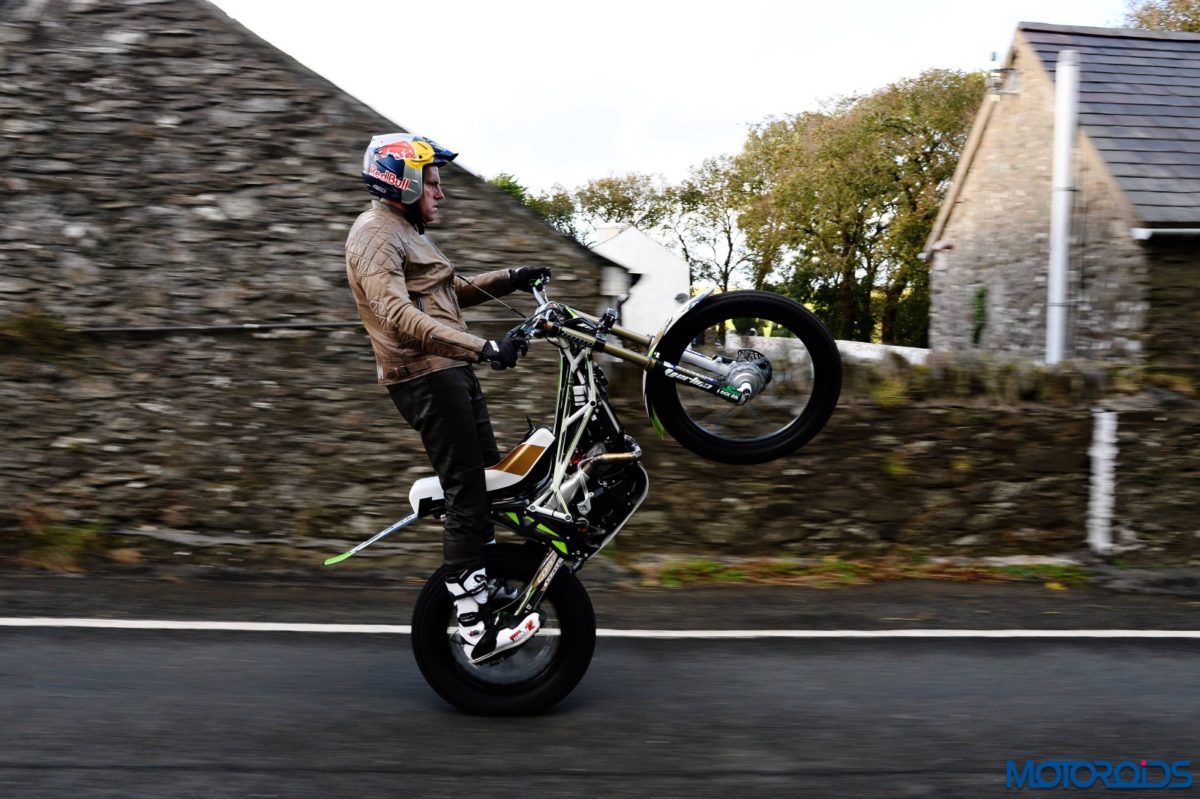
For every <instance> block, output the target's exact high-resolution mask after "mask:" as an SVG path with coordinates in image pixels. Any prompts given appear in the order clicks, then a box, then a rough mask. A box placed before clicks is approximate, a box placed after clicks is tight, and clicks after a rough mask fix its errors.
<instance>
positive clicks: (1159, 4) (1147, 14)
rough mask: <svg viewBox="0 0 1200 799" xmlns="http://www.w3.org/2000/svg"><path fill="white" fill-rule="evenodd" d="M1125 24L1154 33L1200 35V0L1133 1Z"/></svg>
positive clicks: (1126, 13)
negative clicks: (1176, 32)
mask: <svg viewBox="0 0 1200 799" xmlns="http://www.w3.org/2000/svg"><path fill="white" fill-rule="evenodd" d="M1125 24H1126V25H1127V26H1128V27H1130V28H1145V29H1147V30H1152V31H1183V32H1185V33H1200V0H1141V2H1136V1H1134V0H1131V2H1130V3H1129V6H1128V10H1127V11H1126V12H1125Z"/></svg>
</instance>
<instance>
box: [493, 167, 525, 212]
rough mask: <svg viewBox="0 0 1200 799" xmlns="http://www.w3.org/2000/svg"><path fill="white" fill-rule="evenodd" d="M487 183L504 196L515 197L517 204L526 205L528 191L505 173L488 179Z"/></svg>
mask: <svg viewBox="0 0 1200 799" xmlns="http://www.w3.org/2000/svg"><path fill="white" fill-rule="evenodd" d="M487 182H488V183H490V184H492V185H493V186H495V187H496V188H498V189H499V190H500V191H502V192H504V193H505V194H508V195H511V196H512V197H515V198H516V199H517V201H518V202H520V203H521V204H523V205H525V204H528V202H527V201H528V191H527V190H526V189H525V187H524V186H522V185H521V184H520V183H518V182H517V179H516V178H515V177H514V176H512V175H510V174H509V173H507V172H501V173H500V174H498V175H496V176H495V177H490V178H488V181H487Z"/></svg>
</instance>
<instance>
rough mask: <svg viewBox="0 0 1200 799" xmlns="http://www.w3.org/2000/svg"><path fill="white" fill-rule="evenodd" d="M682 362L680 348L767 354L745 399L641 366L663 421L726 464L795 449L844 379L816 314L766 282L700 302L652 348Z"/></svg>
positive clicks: (814, 429)
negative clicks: (763, 375)
mask: <svg viewBox="0 0 1200 799" xmlns="http://www.w3.org/2000/svg"><path fill="white" fill-rule="evenodd" d="M655 349H656V351H657V353H658V357H659V358H660V359H662V360H665V361H667V362H669V363H673V364H676V365H679V366H682V367H683V368H687V369H693V370H695V369H696V367H695V366H693V365H692V364H689V363H687V362H686V361H685V360H684V351H685V350H687V349H691V350H692V351H693V352H695V353H697V354H699V355H702V356H705V357H723V358H728V359H730V360H735V359H739V358H765V359H766V360H767V361H768V362H769V363H770V379H769V381H768V382H767V383H766V385H765V387H763V388H762V390H761V391H760V392H759V393H756V394H754V395H753V396H752V397H751V398H750V399H749V400H748V401H747V402H746V403H745V404H743V405H734V404H732V403H730V402H728V401H727V400H725V399H722V398H721V397H719V396H717V395H715V394H711V393H706V392H704V391H701V390H700V389H697V388H694V387H691V386H688V385H685V384H683V383H679V382H677V381H675V380H672V379H671V378H669V377H667V376H666V374H665V373H664V372H663V371H661V370H658V371H655V372H652V373H650V374H649V375H647V378H646V392H647V398H648V400H649V404H650V406H651V407H652V408H653V412H654V414H655V416H656V417H657V418H658V421H659V423H660V424H661V425H662V427H663V429H665V430H666V432H668V433H669V434H670V435H671V437H672V438H674V439H675V440H676V441H678V442H679V443H680V444H682V445H683V446H684V447H686V448H687V449H689V450H691V451H692V452H694V453H696V454H697V455H699V456H701V457H703V458H707V459H709V460H713V461H718V462H720V463H729V464H753V463H766V462H767V461H773V460H776V459H777V458H782V457H784V456H786V455H790V454H792V453H793V452H795V451H796V450H797V449H799V448H800V447H802V446H804V444H806V443H808V441H809V440H811V439H812V437H813V436H815V435H816V434H817V433H819V432H820V431H821V429H822V428H823V427H824V426H825V423H826V422H827V421H829V417H830V416H831V415H832V414H833V411H834V408H835V407H836V406H837V400H838V395H839V394H840V393H841V388H842V360H841V356H840V355H839V354H838V348H837V344H836V342H834V340H833V336H831V335H830V334H829V331H828V330H826V329H825V326H824V325H822V324H821V321H820V320H819V319H817V317H816V316H814V315H813V314H812V312H811V311H809V310H808V309H807V308H805V307H804V306H803V305H801V304H800V303H798V302H796V301H795V300H792V299H790V298H788V297H784V296H782V295H779V294H773V293H771V292H767V291H730V292H726V293H723V294H717V295H714V296H712V297H709V298H708V299H706V300H704V301H702V302H700V303H699V304H697V305H696V307H695V308H692V309H691V310H690V311H688V312H687V313H686V314H685V315H684V316H683V317H682V318H681V319H680V320H679V321H678V322H676V323H675V324H674V325H672V326H671V328H670V329H669V330H668V331H667V333H666V334H665V335H664V336H663V337H662V339H661V340H660V341H659V342H658V345H657V347H656V348H655Z"/></svg>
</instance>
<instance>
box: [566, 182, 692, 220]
mask: <svg viewBox="0 0 1200 799" xmlns="http://www.w3.org/2000/svg"><path fill="white" fill-rule="evenodd" d="M670 194H671V193H670V189H669V187H668V186H667V184H666V182H665V181H664V180H663V178H662V176H661V175H645V174H641V173H637V172H630V173H629V174H627V175H622V176H619V177H618V176H612V175H610V176H609V177H606V178H596V179H595V180H591V181H588V182H587V183H585V184H584V185H582V186H580V187H579V188H578V189H576V191H575V195H574V198H575V203H576V205H577V207H578V208H579V213H580V214H581V215H582V216H583V217H584V219H585V220H587V221H588V222H589V223H591V224H593V225H595V224H598V223H609V224H626V225H633V226H634V227H638V228H641V229H642V230H651V229H654V228H657V227H658V226H660V225H661V224H662V223H663V222H664V221H665V220H666V219H667V218H668V217H669V216H670V213H671V205H672V199H671V196H670Z"/></svg>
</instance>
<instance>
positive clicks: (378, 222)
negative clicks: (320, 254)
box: [346, 200, 513, 384]
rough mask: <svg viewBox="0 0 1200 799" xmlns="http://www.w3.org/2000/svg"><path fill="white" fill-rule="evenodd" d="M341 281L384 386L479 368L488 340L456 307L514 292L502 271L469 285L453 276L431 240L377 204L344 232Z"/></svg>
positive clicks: (397, 213)
mask: <svg viewBox="0 0 1200 799" xmlns="http://www.w3.org/2000/svg"><path fill="white" fill-rule="evenodd" d="M346 277H347V278H348V279H349V281H350V290H351V291H352V292H354V302H355V304H356V305H357V306H358V315H359V316H360V317H361V318H362V322H363V325H364V326H365V327H366V328H367V334H368V335H369V336H370V338H371V347H372V349H373V350H374V351H375V364H376V367H377V374H378V378H379V382H380V383H385V384H386V383H403V382H404V381H406V380H412V379H413V378H416V377H420V376H421V375H425V374H429V373H430V372H436V371H438V370H440V369H449V368H450V367H453V366H462V365H463V362H467V363H478V362H479V354H480V352H481V351H482V350H483V346H484V344H485V343H487V342H486V340H485V339H482V338H479V337H478V336H473V335H471V334H470V333H468V332H467V325H466V323H465V322H464V321H463V316H462V311H461V310H460V309H461V308H463V307H469V306H472V305H478V304H480V303H482V302H486V301H487V300H489V299H491V297H492V296H496V297H499V296H502V295H505V294H509V293H511V292H512V290H513V285H512V280H511V279H510V278H509V273H508V270H507V269H501V270H498V271H495V272H485V273H484V274H481V275H475V276H473V277H471V278H470V282H468V281H467V279H466V278H463V277H462V276H460V275H455V273H454V266H453V265H452V264H451V263H450V260H449V259H448V258H446V256H445V255H443V254H442V251H441V250H439V249H438V248H437V246H436V245H435V244H434V243H433V242H432V241H430V240H429V237H428V236H426V235H424V234H423V233H418V232H417V229H416V228H415V227H414V226H413V224H412V223H411V222H409V221H408V219H406V218H405V217H404V216H403V215H402V214H401V213H400V211H399V210H397V209H395V208H393V207H391V206H390V205H388V204H387V203H384V202H381V201H380V200H372V201H371V207H370V209H368V210H367V211H364V212H363V213H362V214H361V215H360V216H359V217H358V219H357V220H356V221H355V223H354V227H352V228H351V229H350V235H349V236H348V237H347V239H346ZM481 289H482V290H481ZM484 292H487V293H484Z"/></svg>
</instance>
